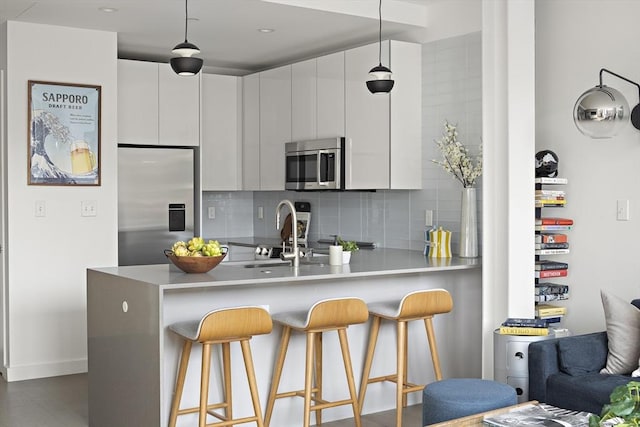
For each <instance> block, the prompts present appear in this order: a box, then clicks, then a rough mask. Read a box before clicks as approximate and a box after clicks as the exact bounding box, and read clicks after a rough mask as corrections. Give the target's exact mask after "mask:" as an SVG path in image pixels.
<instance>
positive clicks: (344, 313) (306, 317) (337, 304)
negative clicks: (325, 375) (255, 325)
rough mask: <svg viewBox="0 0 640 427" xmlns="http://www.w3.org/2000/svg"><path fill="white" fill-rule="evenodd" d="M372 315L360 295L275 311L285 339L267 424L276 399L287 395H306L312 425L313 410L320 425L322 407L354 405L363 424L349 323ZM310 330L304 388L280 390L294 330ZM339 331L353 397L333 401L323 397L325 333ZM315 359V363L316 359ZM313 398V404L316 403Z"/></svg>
mask: <svg viewBox="0 0 640 427" xmlns="http://www.w3.org/2000/svg"><path fill="white" fill-rule="evenodd" d="M368 318H369V312H368V309H367V305H366V304H365V302H364V301H363V300H361V299H359V298H336V299H327V300H323V301H318V302H316V303H315V304H314V305H313V306H312V307H311V308H310V309H309V310H308V311H299V312H287V313H279V314H274V315H273V320H274V321H275V322H278V323H280V324H282V326H283V330H282V339H281V340H280V350H279V351H278V357H277V360H276V366H275V369H274V372H273V379H272V381H271V391H270V392H269V398H268V400H267V410H266V414H265V417H264V422H265V426H267V427H268V426H269V423H270V422H271V415H272V413H273V406H274V403H275V400H276V399H281V398H283V397H293V396H300V397H304V427H309V423H310V419H311V411H315V414H316V425H320V424H322V410H323V409H326V408H332V407H335V406H342V405H351V406H352V407H353V416H354V418H355V422H356V426H357V427H360V425H361V423H360V408H359V407H358V397H357V395H356V387H355V382H354V379H353V368H352V365H351V356H350V354H349V344H348V340H347V327H349V325H355V324H358V323H364V322H366V321H367V319H368ZM292 330H295V331H298V332H304V333H305V334H306V339H307V341H306V358H305V376H304V390H297V391H290V392H282V393H278V385H279V384H280V377H281V375H282V367H283V365H284V361H285V357H286V355H287V348H288V345H289V338H290V337H291V331H292ZM327 331H337V332H338V337H339V339H340V348H341V350H342V360H343V362H344V368H345V373H346V376H347V384H348V386H349V395H350V396H351V397H350V399H345V400H339V401H333V402H329V401H326V400H324V399H323V398H322V333H323V332H327ZM314 359H315V363H314ZM312 401H313V405H312Z"/></svg>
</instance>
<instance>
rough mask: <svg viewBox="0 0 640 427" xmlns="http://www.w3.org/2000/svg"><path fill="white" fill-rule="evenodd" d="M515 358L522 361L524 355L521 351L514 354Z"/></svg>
mask: <svg viewBox="0 0 640 427" xmlns="http://www.w3.org/2000/svg"><path fill="white" fill-rule="evenodd" d="M515 356H516V357H517V358H518V359H524V354H523V353H522V352H521V351H519V352H517V353H516V354H515Z"/></svg>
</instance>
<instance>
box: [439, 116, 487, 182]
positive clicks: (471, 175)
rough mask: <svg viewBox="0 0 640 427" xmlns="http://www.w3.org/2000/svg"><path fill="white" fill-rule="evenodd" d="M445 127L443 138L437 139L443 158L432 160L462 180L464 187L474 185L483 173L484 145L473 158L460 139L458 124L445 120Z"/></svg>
mask: <svg viewBox="0 0 640 427" xmlns="http://www.w3.org/2000/svg"><path fill="white" fill-rule="evenodd" d="M444 129H445V130H444V132H443V133H442V138H440V140H438V141H435V143H436V145H437V146H438V148H439V149H440V154H442V160H431V161H432V162H433V163H436V164H438V165H440V166H442V168H443V169H444V170H445V171H446V172H449V173H450V174H451V175H453V177H454V178H455V179H457V180H458V181H460V183H461V184H462V186H463V187H464V188H468V187H473V186H474V185H475V183H476V180H477V179H478V178H479V177H480V175H482V145H480V153H479V154H478V156H476V157H475V158H472V157H471V156H470V154H469V150H468V149H467V147H465V146H464V144H462V143H461V142H460V141H458V131H457V129H456V125H452V124H450V123H449V122H447V121H445V122H444Z"/></svg>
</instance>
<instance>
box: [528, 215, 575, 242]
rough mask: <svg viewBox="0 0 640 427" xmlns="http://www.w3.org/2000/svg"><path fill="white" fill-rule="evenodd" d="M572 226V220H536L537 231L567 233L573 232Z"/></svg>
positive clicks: (545, 218)
mask: <svg viewBox="0 0 640 427" xmlns="http://www.w3.org/2000/svg"><path fill="white" fill-rule="evenodd" d="M572 226H573V220H572V219H570V218H556V217H543V218H536V231H547V232H548V231H567V230H571V227H572ZM540 243H543V242H540Z"/></svg>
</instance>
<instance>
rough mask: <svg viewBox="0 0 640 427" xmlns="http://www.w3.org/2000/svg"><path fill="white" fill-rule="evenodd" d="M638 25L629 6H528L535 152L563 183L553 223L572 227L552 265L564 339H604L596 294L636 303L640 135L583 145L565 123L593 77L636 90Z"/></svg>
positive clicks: (636, 9) (636, 7)
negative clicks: (563, 271)
mask: <svg viewBox="0 0 640 427" xmlns="http://www.w3.org/2000/svg"><path fill="white" fill-rule="evenodd" d="M603 6H605V7H604V8H603ZM638 16H640V2H637V1H635V0H609V1H607V2H606V5H604V4H602V3H600V2H590V1H578V0H563V1H554V0H537V1H536V97H537V99H536V149H537V150H541V149H547V148H548V149H551V150H553V151H554V152H555V153H556V154H557V155H558V156H559V158H560V163H559V170H560V176H563V177H566V178H568V179H569V185H567V186H565V187H566V188H565V189H566V191H567V207H566V208H564V211H563V212H562V213H563V214H564V215H566V216H569V217H572V218H573V219H574V221H575V226H574V228H573V230H571V232H570V237H569V241H570V243H571V253H570V254H569V255H565V256H563V257H557V259H558V260H562V261H566V262H568V263H569V277H568V280H567V281H566V283H568V284H569V286H570V294H571V297H570V298H571V299H570V300H568V301H567V302H566V303H565V305H566V306H567V307H568V314H567V316H566V325H567V326H568V327H569V328H570V329H571V330H572V332H574V333H582V332H588V331H597V330H604V328H605V324H604V315H603V311H602V304H601V301H600V294H599V292H600V290H601V289H607V290H609V291H611V292H613V293H615V294H617V295H618V296H620V297H621V298H623V299H625V300H631V299H632V298H638V297H639V296H640V292H639V291H640V286H639V284H640V263H639V262H638V251H637V249H638V238H640V192H639V191H638V182H640V168H639V167H638V165H639V163H640V131H638V130H637V129H635V128H633V127H632V126H631V125H629V126H627V127H626V128H625V129H623V131H622V132H621V133H620V134H619V135H618V136H616V137H614V138H611V139H602V140H597V139H590V138H587V137H585V136H583V135H582V134H581V133H579V131H578V130H577V128H576V127H575V125H574V123H573V116H572V112H573V106H574V104H575V102H576V100H577V99H578V97H579V96H580V95H581V94H582V93H583V92H584V91H586V90H587V89H588V88H591V87H593V86H595V85H596V84H598V72H599V70H600V69H601V68H607V69H609V70H611V71H614V72H616V73H618V74H620V75H622V76H625V77H627V78H629V79H631V80H634V81H636V82H640V63H639V62H638V57H639V56H640V46H639V45H638V44H637V43H636V42H635V40H637V38H638V35H639V34H640V30H638V23H637V17H638ZM605 17H606V18H605ZM603 83H604V84H606V85H609V86H611V87H614V88H616V89H618V90H620V91H621V92H622V93H623V94H624V96H625V97H626V98H627V101H628V102H629V104H630V105H631V106H634V105H636V103H637V102H638V88H637V87H635V86H633V85H631V84H628V83H626V82H624V81H622V80H620V79H617V78H615V77H613V76H609V75H607V74H605V75H604V78H603ZM619 199H627V200H629V201H630V215H631V216H630V220H629V221H616V200H619Z"/></svg>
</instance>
